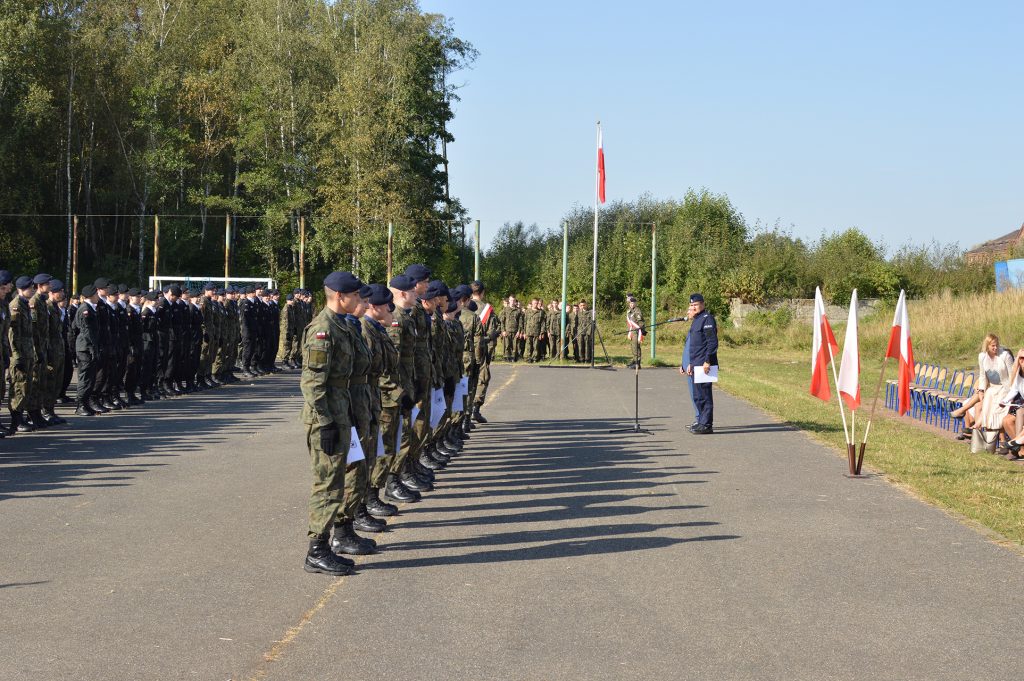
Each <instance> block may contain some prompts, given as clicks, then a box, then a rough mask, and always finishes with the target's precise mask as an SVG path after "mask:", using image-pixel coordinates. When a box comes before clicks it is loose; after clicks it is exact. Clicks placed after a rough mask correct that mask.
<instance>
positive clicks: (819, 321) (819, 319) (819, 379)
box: [811, 288, 839, 402]
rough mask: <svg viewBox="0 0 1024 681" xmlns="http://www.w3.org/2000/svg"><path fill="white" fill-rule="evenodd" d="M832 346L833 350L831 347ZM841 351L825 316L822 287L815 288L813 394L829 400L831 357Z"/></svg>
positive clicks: (812, 359)
mask: <svg viewBox="0 0 1024 681" xmlns="http://www.w3.org/2000/svg"><path fill="white" fill-rule="evenodd" d="M830 348H831V352H829V349H830ZM837 352H839V344H838V343H836V337H835V335H834V334H833V333H832V327H831V326H829V323H828V317H826V316H825V301H824V300H822V298H821V289H820V288H815V289H814V345H813V347H812V349H811V394H812V395H814V396H815V397H817V398H818V399H819V400H823V401H825V402H828V401H829V400H830V399H832V391H831V390H830V389H829V387H828V363H829V359H830V358H831V357H832V356H833V355H835V353H837Z"/></svg>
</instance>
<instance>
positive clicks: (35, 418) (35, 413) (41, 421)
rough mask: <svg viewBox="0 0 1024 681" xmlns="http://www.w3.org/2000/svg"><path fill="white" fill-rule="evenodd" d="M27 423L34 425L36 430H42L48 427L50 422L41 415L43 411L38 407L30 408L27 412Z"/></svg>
mask: <svg viewBox="0 0 1024 681" xmlns="http://www.w3.org/2000/svg"><path fill="white" fill-rule="evenodd" d="M28 416H29V419H30V421H29V423H31V424H32V425H33V426H35V427H36V430H43V429H44V428H49V427H50V425H51V424H50V423H49V422H48V421H47V420H46V419H45V418H44V417H43V412H41V411H40V410H38V409H30V410H29V412H28Z"/></svg>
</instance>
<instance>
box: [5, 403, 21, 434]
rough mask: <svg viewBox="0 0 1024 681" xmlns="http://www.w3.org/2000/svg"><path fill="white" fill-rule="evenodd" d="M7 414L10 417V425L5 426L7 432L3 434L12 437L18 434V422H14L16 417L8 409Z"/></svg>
mask: <svg viewBox="0 0 1024 681" xmlns="http://www.w3.org/2000/svg"><path fill="white" fill-rule="evenodd" d="M8 413H9V414H10V415H11V425H9V426H7V430H5V431H4V434H5V435H7V436H9V437H13V436H15V435H17V434H18V422H17V420H16V419H17V418H18V416H17V414H16V413H15V411H14V410H13V409H9V410H8Z"/></svg>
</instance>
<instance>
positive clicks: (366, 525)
mask: <svg viewBox="0 0 1024 681" xmlns="http://www.w3.org/2000/svg"><path fill="white" fill-rule="evenodd" d="M352 527H353V528H355V529H357V530H362V531H363V532H383V531H384V530H386V529H387V528H388V524H387V522H385V521H383V520H380V519H378V518H374V517H373V516H372V515H370V513H369V512H368V511H367V510H366V504H359V509H358V510H357V511H356V517H355V519H353V521H352Z"/></svg>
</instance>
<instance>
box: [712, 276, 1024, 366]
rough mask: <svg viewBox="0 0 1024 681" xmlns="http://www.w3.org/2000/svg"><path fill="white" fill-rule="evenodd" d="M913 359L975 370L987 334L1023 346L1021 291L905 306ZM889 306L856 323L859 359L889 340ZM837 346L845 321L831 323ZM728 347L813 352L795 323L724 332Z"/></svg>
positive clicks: (806, 329) (878, 352)
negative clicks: (858, 325)
mask: <svg viewBox="0 0 1024 681" xmlns="http://www.w3.org/2000/svg"><path fill="white" fill-rule="evenodd" d="M908 314H909V316H910V331H911V338H912V341H913V346H914V357H915V359H917V360H918V361H927V362H931V363H939V364H943V365H945V366H948V367H952V368H968V367H973V366H974V365H975V364H976V362H977V358H978V352H979V351H980V349H981V342H982V339H984V337H985V335H986V334H988V333H995V334H996V335H998V336H999V339H1000V342H1001V343H1002V344H1003V345H1004V346H1006V347H1009V348H1011V349H1013V350H1016V349H1017V348H1020V347H1024V290H1018V289H1013V290H1009V291H1005V292H1002V293H999V292H989V293H972V294H966V295H959V296H954V295H952V294H951V293H950V292H948V291H945V292H943V293H941V294H937V295H935V296H930V297H928V298H923V299H920V300H911V301H909V303H908ZM892 315H893V306H892V305H891V304H890V305H888V306H882V307H881V308H880V309H879V310H877V311H876V312H874V313H873V314H871V315H869V316H867V317H863V318H861V319H860V334H859V340H860V352H861V356H862V357H878V358H881V357H882V355H883V354H884V353H885V348H886V346H887V345H888V342H889V331H890V329H891V327H892ZM829 321H830V322H831V323H832V327H833V329H834V331H835V334H836V338H837V340H838V341H839V343H840V345H842V342H843V331H844V329H845V326H846V318H845V317H844V318H843V319H831V320H829ZM723 336H724V341H725V342H726V344H727V345H729V346H733V347H735V346H746V345H756V346H760V347H764V348H766V349H771V348H776V349H785V350H806V351H807V352H810V349H811V327H810V324H809V323H807V322H793V323H791V324H789V325H787V326H785V327H782V328H778V327H775V326H772V325H769V324H763V323H762V324H757V323H755V324H749V325H745V326H744V327H743V328H741V329H728V330H726V331H725V332H724V333H723Z"/></svg>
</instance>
